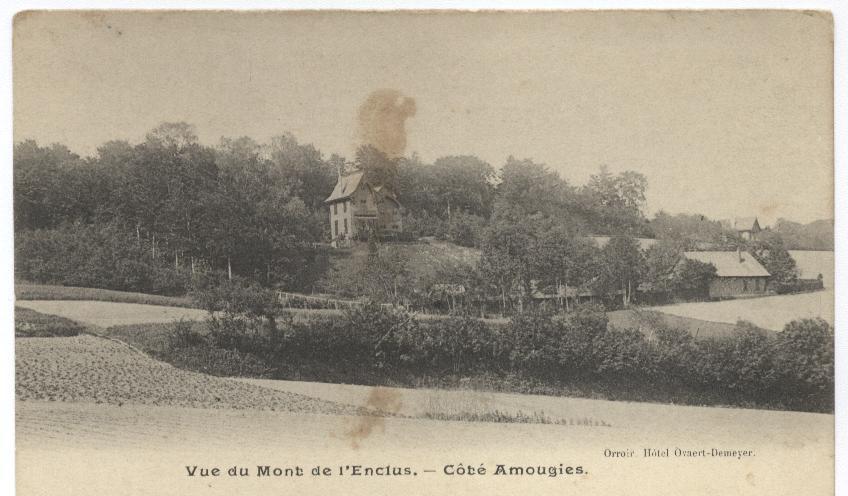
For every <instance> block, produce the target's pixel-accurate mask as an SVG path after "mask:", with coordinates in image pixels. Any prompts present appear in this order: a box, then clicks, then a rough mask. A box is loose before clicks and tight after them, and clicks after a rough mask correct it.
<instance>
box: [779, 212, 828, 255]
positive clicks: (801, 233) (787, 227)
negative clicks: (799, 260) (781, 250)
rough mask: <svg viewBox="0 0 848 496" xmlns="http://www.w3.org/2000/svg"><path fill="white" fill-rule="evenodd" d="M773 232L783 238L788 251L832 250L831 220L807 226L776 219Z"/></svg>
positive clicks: (818, 221)
mask: <svg viewBox="0 0 848 496" xmlns="http://www.w3.org/2000/svg"><path fill="white" fill-rule="evenodd" d="M774 230H775V232H777V233H779V234H780V237H781V238H783V242H784V245H785V246H786V249H788V250H824V251H832V250H833V219H823V220H817V221H814V222H810V223H809V224H800V223H798V222H792V221H789V220H786V219H778V221H777V223H776V224H775V226H774Z"/></svg>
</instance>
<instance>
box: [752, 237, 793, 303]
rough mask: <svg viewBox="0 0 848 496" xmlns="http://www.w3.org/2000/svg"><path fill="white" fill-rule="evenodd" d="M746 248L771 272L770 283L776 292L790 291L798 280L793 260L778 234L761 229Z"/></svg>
mask: <svg viewBox="0 0 848 496" xmlns="http://www.w3.org/2000/svg"><path fill="white" fill-rule="evenodd" d="M748 250H749V251H750V252H751V254H752V255H753V256H754V258H756V259H757V261H758V262H760V263H761V264H762V265H763V267H765V269H766V270H767V271H768V273H769V274H771V277H770V278H769V281H770V283H771V284H772V285H773V286H774V287H776V289H777V292H778V293H784V292H787V291H791V290H792V289H793V288H794V287H795V285H796V283H797V282H798V269H797V268H796V267H795V260H793V259H792V256H790V255H789V252H788V251H786V248H784V246H783V239H781V237H780V235H778V234H776V233H772V232H769V231H761V232H760V234H759V235H758V237H757V239H755V240H752V241H751V242H749V246H748Z"/></svg>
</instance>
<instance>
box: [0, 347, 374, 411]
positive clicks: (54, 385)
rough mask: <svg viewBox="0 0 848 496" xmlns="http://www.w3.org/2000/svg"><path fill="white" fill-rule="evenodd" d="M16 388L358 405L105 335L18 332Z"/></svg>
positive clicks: (207, 403) (127, 401) (296, 405)
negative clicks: (155, 355)
mask: <svg viewBox="0 0 848 496" xmlns="http://www.w3.org/2000/svg"><path fill="white" fill-rule="evenodd" d="M15 345H16V350H15V351H16V353H15V371H16V377H15V394H16V397H17V399H18V400H19V401H31V400H48V401H64V402H88V403H108V404H113V405H119V406H123V405H127V406H129V405H160V406H180V407H195V408H228V409H259V410H279V411H288V412H296V413H324V414H337V415H354V414H357V413H360V412H359V409H357V408H354V407H351V406H347V405H341V404H338V403H335V402H331V401H326V400H319V399H315V398H310V397H308V396H304V395H301V394H297V393H290V392H285V391H279V390H276V391H275V390H269V389H265V388H262V387H259V386H256V385H251V384H247V383H240V382H237V381H233V380H229V379H225V378H220V377H213V376H209V375H205V374H199V373H196V372H189V371H185V370H180V369H177V368H175V367H172V366H170V365H168V364H166V363H162V362H159V361H157V360H154V359H152V358H150V357H148V356H146V355H144V354H142V353H139V352H137V351H135V350H132V349H131V348H130V347H129V346H127V345H125V344H123V343H119V342H117V341H112V340H108V339H104V338H99V337H95V336H90V335H81V336H74V337H68V338H58V337H51V338H19V339H17V340H16V342H15Z"/></svg>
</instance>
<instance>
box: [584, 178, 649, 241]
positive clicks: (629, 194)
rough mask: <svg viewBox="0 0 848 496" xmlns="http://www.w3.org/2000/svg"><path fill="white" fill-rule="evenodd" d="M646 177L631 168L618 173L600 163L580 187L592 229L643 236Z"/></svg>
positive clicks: (644, 229)
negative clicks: (588, 208)
mask: <svg viewBox="0 0 848 496" xmlns="http://www.w3.org/2000/svg"><path fill="white" fill-rule="evenodd" d="M647 188H648V180H647V179H646V178H645V176H643V175H642V174H640V173H638V172H634V171H624V172H622V173H620V174H618V175H613V174H612V173H610V172H609V169H608V168H607V167H606V166H601V169H600V171H599V172H598V174H593V175H592V176H591V177H590V178H589V182H588V183H587V184H586V186H584V187H583V189H582V190H581V194H582V196H583V198H584V201H585V202H586V203H588V204H589V205H590V215H591V216H592V217H593V223H594V226H595V229H594V230H595V232H596V233H598V234H600V233H606V234H630V235H636V236H638V235H643V234H646V233H647V231H648V229H647V225H646V221H645V215H644V213H643V212H642V210H643V208H644V207H645V198H646V197H645V191H646V190H647Z"/></svg>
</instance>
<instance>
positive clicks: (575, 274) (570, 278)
mask: <svg viewBox="0 0 848 496" xmlns="http://www.w3.org/2000/svg"><path fill="white" fill-rule="evenodd" d="M530 260H531V265H532V274H533V279H534V280H535V281H537V287H539V288H544V287H551V286H553V287H554V288H555V291H557V294H561V292H560V288H562V289H563V290H564V291H565V293H566V298H565V307H566V309H568V297H567V293H568V289H569V288H579V287H582V286H584V285H585V284H587V283H588V282H589V281H591V280H592V278H593V277H594V276H595V275H597V273H598V248H597V247H596V246H595V244H594V243H592V242H591V241H588V240H586V239H584V238H580V237H577V236H576V235H575V233H573V232H569V231H567V230H565V229H563V228H553V229H546V230H543V231H542V232H540V233H539V234H538V236H537V239H536V242H535V244H534V246H533V247H532V254H531V257H530Z"/></svg>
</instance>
